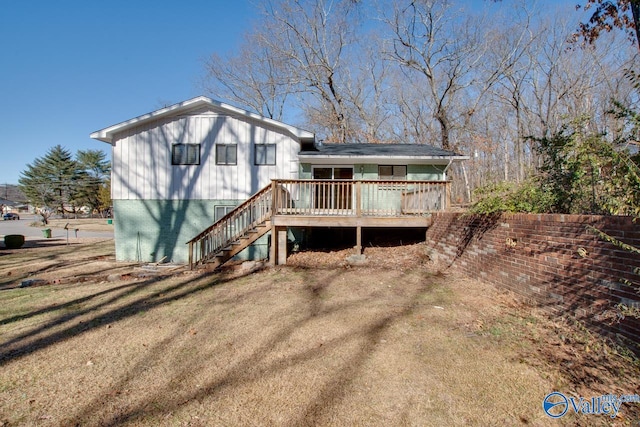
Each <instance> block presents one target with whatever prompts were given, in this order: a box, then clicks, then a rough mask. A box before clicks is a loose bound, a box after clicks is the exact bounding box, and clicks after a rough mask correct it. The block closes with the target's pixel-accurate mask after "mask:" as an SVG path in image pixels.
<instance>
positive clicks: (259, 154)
mask: <svg viewBox="0 0 640 427" xmlns="http://www.w3.org/2000/svg"><path fill="white" fill-rule="evenodd" d="M255 164H256V165H275V164H276V145H275V144H256V159H255Z"/></svg>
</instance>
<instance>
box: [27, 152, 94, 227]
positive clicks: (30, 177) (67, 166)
mask: <svg viewBox="0 0 640 427" xmlns="http://www.w3.org/2000/svg"><path fill="white" fill-rule="evenodd" d="M84 177H86V172H84V171H83V170H82V168H81V167H80V166H79V163H78V162H77V161H75V160H74V159H73V157H72V155H71V152H70V151H68V150H66V149H64V148H63V147H62V146H60V145H56V146H55V147H53V148H51V149H50V150H49V151H48V152H47V154H46V155H45V156H44V157H42V158H37V159H35V160H34V161H33V164H28V165H27V169H26V170H25V171H24V172H22V174H21V177H20V179H19V180H18V183H19V184H20V189H21V190H22V191H23V192H24V194H25V195H26V196H27V197H28V199H29V201H30V202H31V203H32V204H34V205H36V206H39V207H41V208H48V209H50V210H54V211H57V212H59V213H61V214H63V215H64V213H65V212H67V210H68V208H72V210H75V207H76V206H77V202H78V200H79V198H80V192H79V186H80V184H81V183H82V181H83V178H84Z"/></svg>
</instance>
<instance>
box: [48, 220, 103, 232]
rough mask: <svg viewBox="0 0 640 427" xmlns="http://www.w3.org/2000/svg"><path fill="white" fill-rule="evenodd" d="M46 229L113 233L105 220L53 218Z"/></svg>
mask: <svg viewBox="0 0 640 427" xmlns="http://www.w3.org/2000/svg"><path fill="white" fill-rule="evenodd" d="M112 221H115V220H112ZM47 227H49V228H65V227H67V228H68V229H69V230H74V229H77V230H82V231H113V224H108V223H107V219H106V218H75V219H74V218H68V219H60V218H54V219H50V220H49V222H48V224H47Z"/></svg>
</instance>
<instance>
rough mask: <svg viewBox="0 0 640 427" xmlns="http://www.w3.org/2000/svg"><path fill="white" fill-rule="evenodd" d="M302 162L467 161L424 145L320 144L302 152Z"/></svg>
mask: <svg viewBox="0 0 640 427" xmlns="http://www.w3.org/2000/svg"><path fill="white" fill-rule="evenodd" d="M298 157H300V159H301V160H309V161H317V160H327V161H336V160H371V161H379V160H385V159H394V160H407V161H409V160H411V161H424V160H431V161H446V162H449V161H452V160H467V159H469V157H468V156H463V155H460V154H457V153H455V152H454V151H449V150H443V149H442V148H438V147H434V146H432V145H424V144H318V145H316V150H315V151H301V152H300V153H299V155H298Z"/></svg>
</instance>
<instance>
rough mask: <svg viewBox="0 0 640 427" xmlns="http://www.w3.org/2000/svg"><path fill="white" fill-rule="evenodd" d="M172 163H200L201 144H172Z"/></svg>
mask: <svg viewBox="0 0 640 427" xmlns="http://www.w3.org/2000/svg"><path fill="white" fill-rule="evenodd" d="M171 164H172V165H199V164H200V144H173V145H172V146H171Z"/></svg>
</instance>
